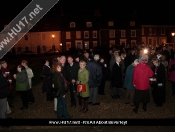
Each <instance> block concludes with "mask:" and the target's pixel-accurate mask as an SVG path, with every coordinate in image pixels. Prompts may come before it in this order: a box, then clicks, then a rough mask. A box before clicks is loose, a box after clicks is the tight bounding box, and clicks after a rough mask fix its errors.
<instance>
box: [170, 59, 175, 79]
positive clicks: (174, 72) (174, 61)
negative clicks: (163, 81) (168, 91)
mask: <svg viewBox="0 0 175 132" xmlns="http://www.w3.org/2000/svg"><path fill="white" fill-rule="evenodd" d="M173 64H175V59H173V60H171V61H170V63H169V65H168V80H169V81H172V82H175V71H172V72H169V69H170V68H171V66H172V65H173Z"/></svg>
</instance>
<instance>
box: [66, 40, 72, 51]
mask: <svg viewBox="0 0 175 132" xmlns="http://www.w3.org/2000/svg"><path fill="white" fill-rule="evenodd" d="M70 48H71V42H66V49H67V50H69V49H70Z"/></svg>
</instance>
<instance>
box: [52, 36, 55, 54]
mask: <svg viewBox="0 0 175 132" xmlns="http://www.w3.org/2000/svg"><path fill="white" fill-rule="evenodd" d="M54 38H55V35H52V40H53V45H52V49H53V51H54V53H55V45H54Z"/></svg>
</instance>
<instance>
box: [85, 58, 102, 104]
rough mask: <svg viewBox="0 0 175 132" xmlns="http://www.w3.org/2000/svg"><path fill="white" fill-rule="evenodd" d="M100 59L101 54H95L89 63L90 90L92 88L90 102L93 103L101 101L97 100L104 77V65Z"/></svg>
mask: <svg viewBox="0 0 175 132" xmlns="http://www.w3.org/2000/svg"><path fill="white" fill-rule="evenodd" d="M98 60H99V55H95V56H94V60H90V61H89V62H88V63H87V66H86V68H87V70H88V71H89V82H88V83H89V90H90V97H89V103H90V104H92V105H99V104H100V103H99V102H97V95H98V85H100V83H101V79H102V67H101V66H100V64H99V63H98V62H97V61H98Z"/></svg>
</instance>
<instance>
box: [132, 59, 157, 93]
mask: <svg viewBox="0 0 175 132" xmlns="http://www.w3.org/2000/svg"><path fill="white" fill-rule="evenodd" d="M153 75H154V73H153V71H152V70H151V68H150V67H149V66H148V65H147V64H146V63H143V62H141V63H139V64H138V65H137V66H136V67H135V68H134V73H133V85H134V86H135V88H136V89H137V90H148V89H149V88H150V80H149V78H150V77H152V76H153Z"/></svg>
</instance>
